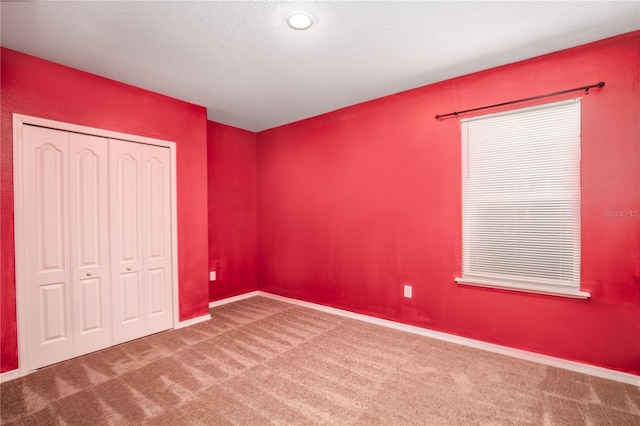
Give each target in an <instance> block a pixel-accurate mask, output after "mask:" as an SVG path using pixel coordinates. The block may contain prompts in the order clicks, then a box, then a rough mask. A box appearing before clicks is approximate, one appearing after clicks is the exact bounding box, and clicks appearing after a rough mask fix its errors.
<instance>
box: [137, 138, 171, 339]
mask: <svg viewBox="0 0 640 426" xmlns="http://www.w3.org/2000/svg"><path fill="white" fill-rule="evenodd" d="M143 161H144V175H143V188H144V197H143V199H144V206H143V212H144V220H143V224H144V227H145V229H144V235H145V238H144V245H143V247H144V248H143V256H144V267H145V271H147V272H146V289H147V294H148V297H147V306H146V312H147V333H148V334H150V333H157V332H159V331H162V330H167V329H169V328H171V326H172V325H173V309H172V308H173V305H172V302H171V301H172V298H171V293H172V286H171V282H172V268H171V199H170V196H171V157H170V152H169V149H168V148H163V147H159V146H151V145H144V146H143Z"/></svg>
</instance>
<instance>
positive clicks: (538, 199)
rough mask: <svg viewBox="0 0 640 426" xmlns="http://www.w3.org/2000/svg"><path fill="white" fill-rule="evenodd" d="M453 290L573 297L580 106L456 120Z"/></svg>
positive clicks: (566, 104) (577, 271)
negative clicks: (458, 154) (458, 261)
mask: <svg viewBox="0 0 640 426" xmlns="http://www.w3.org/2000/svg"><path fill="white" fill-rule="evenodd" d="M461 130H462V172H463V176H462V278H457V279H456V281H457V282H458V283H461V284H472V285H480V286H487V287H498V288H507V289H513V290H521V291H529V292H536V293H546V294H558V295H564V296H569V297H579V298H587V297H589V293H586V292H582V291H580V100H579V99H574V100H570V101H564V102H557V103H552V104H546V105H542V106H537V107H533V108H524V109H519V110H515V111H510V112H507V113H499V114H491V115H484V116H481V117H474V118H470V119H465V120H462V122H461Z"/></svg>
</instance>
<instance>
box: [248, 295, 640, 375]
mask: <svg viewBox="0 0 640 426" xmlns="http://www.w3.org/2000/svg"><path fill="white" fill-rule="evenodd" d="M252 293H257V294H256V295H257V296H263V297H267V298H270V299H275V300H279V301H282V302H287V303H290V304H292V305H297V306H303V307H305V308H310V309H315V310H318V311H322V312H327V313H330V314H334V315H340V316H342V317H346V318H351V319H355V320H358V321H364V322H368V323H371V324H376V325H381V326H383V327H388V328H393V329H395V330H400V331H406V332H409V333H413V334H418V335H420V336H425V337H431V338H433V339H439V340H444V341H446V342H451V343H457V344H459V345H464V346H469V347H472V348H477V349H482V350H485V351H489V352H494V353H498V354H502V355H507V356H511V357H514V358H519V359H523V360H526V361H532V362H537V363H539V364H543V365H549V366H552V367H558V368H564V369H566V370H571V371H575V372H578V373H583V374H588V375H591V376H596V377H601V378H604V379H609V380H615V381H618V382H623V383H628V384H630V385H634V386H640V376H636V375H634V374H629V373H623V372H621V371H616V370H610V369H608V368H603V367H596V366H594V365H589V364H582V363H580V362H576V361H569V360H566V359H562V358H556V357H552V356H548V355H542V354H537V353H535V352H529V351H525V350H521V349H514V348H510V347H508V346H502V345H496V344H494V343H487V342H483V341H481V340H475V339H469V338H467V337H461V336H456V335H453V334H448V333H443V332H441V331H435V330H429V329H426V328H421V327H416V326H413V325H407V324H402V323H399V322H395V321H389V320H384V319H381V318H376V317H372V316H368V315H362V314H357V313H355V312H350V311H345V310H342V309H337V308H331V307H329V306H323V305H318V304H315V303H311V302H305V301H302V300H297V299H292V298H289V297H284V296H278V295H276V294H271V293H267V292H264V291H258V292H252ZM247 294H251V293H247ZM249 297H253V296H249Z"/></svg>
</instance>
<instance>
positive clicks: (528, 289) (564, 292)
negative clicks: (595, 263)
mask: <svg viewBox="0 0 640 426" xmlns="http://www.w3.org/2000/svg"><path fill="white" fill-rule="evenodd" d="M455 281H456V282H457V283H458V284H460V285H465V286H474V287H486V288H496V289H499V290H511V291H518V292H523V293H533V294H545V295H548V296H559V297H568V298H571V299H589V298H590V297H591V294H590V293H589V292H586V291H582V290H578V289H568V288H561V287H550V286H540V287H535V286H533V285H527V284H518V283H513V282H509V283H506V282H500V281H491V280H488V279H478V278H456V279H455Z"/></svg>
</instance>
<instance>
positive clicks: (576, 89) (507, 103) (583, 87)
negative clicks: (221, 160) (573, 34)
mask: <svg viewBox="0 0 640 426" xmlns="http://www.w3.org/2000/svg"><path fill="white" fill-rule="evenodd" d="M603 86H604V81H601V82H600V83H597V84H590V85H588V86H582V87H576V88H574V89H568V90H561V91H560V92H553V93H547V94H545V95H538V96H532V97H530V98H524V99H518V100H515V101H509V102H502V103H500V104H494V105H487V106H483V107H479V108H471V109H465V110H464V111H454V112H450V113H448V114H436V120H439V119H441V118H444V117H450V116H452V115H455V116H456V117H457V116H458V114H464V113H466V112H472V111H480V110H482V109H487V108H496V107H501V106H505V105H511V104H515V103H518V102H526V101H533V100H535V99H540V98H547V97H549V96H555V95H562V94H563V93H569V92H577V91H578V90H584V92H585V94H587V95H588V94H589V89H593V88H594V87H603Z"/></svg>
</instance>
